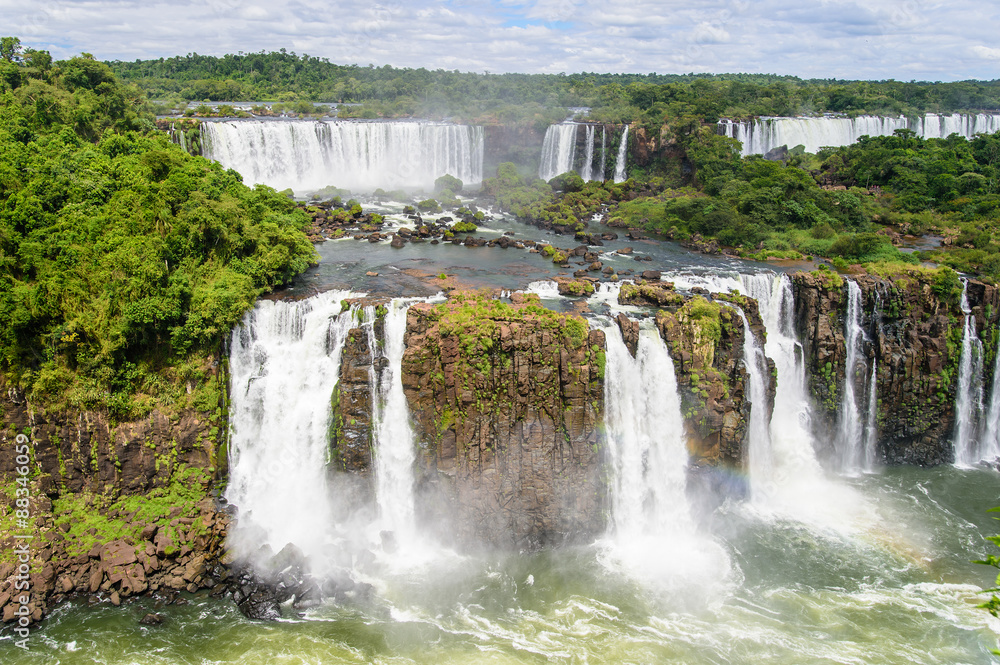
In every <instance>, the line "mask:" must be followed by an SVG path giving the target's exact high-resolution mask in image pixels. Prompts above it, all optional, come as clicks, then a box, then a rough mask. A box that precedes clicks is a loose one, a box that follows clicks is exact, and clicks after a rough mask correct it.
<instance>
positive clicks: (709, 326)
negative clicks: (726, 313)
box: [678, 296, 722, 342]
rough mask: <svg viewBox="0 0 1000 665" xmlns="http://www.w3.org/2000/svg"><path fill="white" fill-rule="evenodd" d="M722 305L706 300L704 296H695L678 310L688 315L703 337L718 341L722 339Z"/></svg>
mask: <svg viewBox="0 0 1000 665" xmlns="http://www.w3.org/2000/svg"><path fill="white" fill-rule="evenodd" d="M721 309H722V306H721V305H720V304H718V303H716V302H711V301H709V300H706V299H705V298H703V297H702V296H694V297H693V298H692V299H691V300H689V301H688V303H687V304H686V305H684V307H683V308H681V310H680V311H679V312H678V313H679V314H683V315H685V316H687V317H688V318H689V319H690V320H691V322H692V323H693V324H695V325H696V326H697V328H698V330H700V331H701V335H702V339H705V340H711V341H713V342H718V341H719V340H721V339H722V318H721Z"/></svg>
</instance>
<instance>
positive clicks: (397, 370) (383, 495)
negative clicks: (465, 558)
mask: <svg viewBox="0 0 1000 665" xmlns="http://www.w3.org/2000/svg"><path fill="white" fill-rule="evenodd" d="M409 305H410V302H409V301H405V300H399V299H397V300H393V301H392V302H391V303H389V305H388V306H387V307H386V310H387V311H386V312H385V316H384V320H383V335H384V339H383V341H382V344H381V345H380V344H379V343H378V340H377V339H376V338H375V326H374V323H375V317H376V316H377V312H376V308H374V307H368V308H366V309H365V318H366V327H367V329H368V344H369V348H371V350H372V358H373V363H372V368H371V381H372V402H373V404H372V431H373V437H372V438H373V440H374V446H373V458H374V459H373V461H374V464H375V498H376V502H377V504H378V511H379V517H380V518H381V525H380V526H381V527H382V528H383V529H385V530H388V531H392V532H393V533H394V534H395V535H396V537H397V539H399V540H403V541H409V540H412V536H413V535H414V534H415V529H414V526H415V524H414V514H415V513H414V498H413V479H414V475H413V463H414V460H415V459H416V455H415V444H414V437H413V428H412V426H411V423H410V409H409V405H408V404H407V402H406V395H405V394H404V393H403V378H402V362H403V351H404V350H405V348H404V345H403V338H404V335H405V333H406V312H407V310H408V309H409ZM382 359H384V362H383V361H382Z"/></svg>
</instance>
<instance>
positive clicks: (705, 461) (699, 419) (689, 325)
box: [656, 291, 776, 468]
mask: <svg viewBox="0 0 1000 665" xmlns="http://www.w3.org/2000/svg"><path fill="white" fill-rule="evenodd" d="M667 293H673V292H672V291H667ZM673 296H674V297H675V298H680V299H681V301H682V302H683V304H682V305H680V306H676V305H675V306H673V307H671V308H668V309H660V310H658V311H657V314H656V325H657V328H658V329H659V330H660V335H661V336H662V337H663V339H664V340H665V341H666V342H667V345H668V346H669V348H670V355H671V358H673V361H674V367H675V369H676V372H677V385H678V389H679V390H680V395H681V409H682V411H683V413H684V422H685V426H686V428H687V432H686V434H687V440H688V447H689V450H690V452H691V455H692V457H693V458H694V460H693V461H694V463H695V464H698V465H712V466H716V465H724V466H728V467H734V468H743V466H744V464H745V458H746V455H745V441H746V435H747V427H748V424H749V422H750V409H751V408H752V405H751V403H750V398H749V395H748V389H749V383H748V381H749V375H748V374H747V371H746V368H745V367H744V364H743V344H744V339H745V335H746V334H747V331H745V330H744V327H743V322H742V320H741V319H740V317H739V315H738V313H737V312H736V310H735V309H733V307H732V306H730V305H727V304H724V301H726V300H735V301H736V302H734V303H733V304H734V305H736V306H738V307H741V308H742V309H743V312H744V314H745V315H746V317H747V320H748V322H749V323H750V331H749V333H750V334H752V335H754V336H755V337H756V338H757V343H758V344H759V345H760V346H761V347H763V343H764V326H763V324H762V323H761V320H760V314H759V312H758V310H757V303H756V301H754V300H753V299H751V298H742V297H739V296H722V295H716V296H715V298H716V299H717V300H715V301H710V300H707V299H706V298H705V297H703V296H699V295H695V296H681V295H680V294H673ZM768 362H769V375H770V374H773V363H772V362H771V361H768ZM768 385H769V394H768V401H767V403H766V404H764V405H760V407H759V408H765V409H766V410H767V414H766V418H767V420H770V418H771V412H772V410H773V407H774V390H775V387H776V386H775V384H774V381H769V382H768Z"/></svg>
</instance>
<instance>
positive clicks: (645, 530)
mask: <svg viewBox="0 0 1000 665" xmlns="http://www.w3.org/2000/svg"><path fill="white" fill-rule="evenodd" d="M640 325H641V327H640V333H639V343H638V347H637V349H636V357H635V358H633V357H632V356H631V354H629V351H628V349H627V348H626V346H625V342H623V341H622V338H621V332H620V331H619V330H618V327H617V326H613V325H612V326H608V327H607V328H605V331H604V332H605V335H606V338H607V345H608V352H607V361H606V370H605V389H604V394H605V400H606V415H605V425H606V427H607V445H608V451H609V455H610V457H611V463H612V467H613V482H612V487H611V500H612V508H611V515H612V521H613V523H614V530H615V536H616V538H618V539H626V540H628V539H635V538H638V537H640V536H642V535H650V534H658V535H659V534H670V533H674V532H676V531H678V530H681V531H687V530H690V528H691V515H690V511H689V508H688V501H687V498H686V496H685V493H684V489H685V485H686V469H687V458H688V453H687V449H686V447H685V443H684V420H683V416H682V415H681V402H680V396H679V394H678V392H677V378H676V375H675V373H674V364H673V361H672V360H671V359H670V354H669V352H668V351H667V346H666V344H665V343H664V342H663V340H662V339H661V338H660V336H659V334H658V332H657V331H656V329H655V327H654V326H653V325H652V322H651V321H650V320H644V321H642V323H641V324H640Z"/></svg>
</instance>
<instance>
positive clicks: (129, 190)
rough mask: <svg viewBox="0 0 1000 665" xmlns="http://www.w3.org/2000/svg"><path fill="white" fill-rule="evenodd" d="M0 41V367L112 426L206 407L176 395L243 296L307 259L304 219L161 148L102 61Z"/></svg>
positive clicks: (241, 308)
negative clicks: (109, 419)
mask: <svg viewBox="0 0 1000 665" xmlns="http://www.w3.org/2000/svg"><path fill="white" fill-rule="evenodd" d="M2 46H3V49H2V57H0V320H3V322H4V326H3V328H2V329H0V370H2V371H3V373H4V374H5V375H6V377H7V378H8V379H10V380H12V381H14V382H16V383H18V384H20V385H21V386H22V387H25V388H27V389H28V390H30V391H32V392H33V393H34V394H35V396H36V397H37V398H39V399H40V400H41V401H42V402H43V403H45V402H47V403H49V404H54V403H60V404H65V405H70V406H77V407H86V408H106V409H108V410H109V411H110V412H111V413H112V415H113V416H115V417H118V418H123V419H126V418H134V417H137V416H140V415H142V414H143V413H145V412H146V411H148V409H149V408H151V406H152V405H153V404H154V403H161V404H162V403H164V402H171V401H173V402H176V403H178V404H188V403H191V402H197V404H196V405H197V406H199V407H201V408H214V407H215V403H214V402H213V400H215V399H217V391H213V390H212V389H211V386H207V390H206V391H199V390H198V389H195V390H194V391H191V390H190V388H191V387H192V386H195V387H196V388H197V387H199V386H202V385H203V384H207V383H208V382H209V379H208V378H207V374H206V371H207V369H208V365H210V363H211V360H210V358H211V357H212V354H216V355H215V357H216V358H217V357H218V355H217V354H218V351H219V345H220V342H221V341H222V339H224V338H225V337H226V336H227V335H228V333H229V331H230V330H231V328H232V327H233V325H234V324H235V323H236V322H237V321H238V320H239V319H240V317H241V316H242V315H243V313H244V312H245V311H247V310H248V309H249V308H250V307H251V306H252V305H253V303H254V301H255V300H256V298H257V296H258V295H260V294H261V293H262V292H263V291H265V290H268V289H270V288H272V287H274V286H275V285H277V284H281V283H283V282H285V281H286V280H288V279H290V278H291V277H292V276H294V275H295V274H297V273H299V272H301V271H302V270H304V269H305V268H306V267H307V265H308V264H309V263H310V262H311V261H313V260H314V257H315V252H314V250H313V248H312V246H311V245H310V244H309V242H308V241H307V240H306V237H305V235H304V233H303V232H302V229H303V227H304V226H305V225H306V224H307V222H308V218H307V216H306V215H305V214H304V213H302V212H301V211H300V210H298V209H297V208H296V207H295V205H294V203H293V202H291V201H290V200H289V199H287V198H286V197H284V196H281V195H278V194H277V193H276V192H274V191H273V190H271V189H269V188H266V187H257V188H255V189H250V188H248V187H246V186H245V185H243V184H242V182H241V179H240V176H239V175H238V174H237V173H235V172H233V171H225V170H223V169H222V168H221V167H220V166H219V165H218V164H214V163H212V162H209V161H208V160H206V159H203V158H201V157H191V156H189V155H188V154H187V153H185V152H184V151H183V150H181V149H180V148H179V147H177V146H175V145H172V144H171V143H170V141H169V140H168V137H167V136H166V135H165V134H163V133H161V132H157V131H155V129H154V126H153V122H152V120H153V116H152V114H151V113H150V112H149V109H148V106H147V103H146V98H145V95H144V94H142V92H141V91H140V90H139V89H137V88H136V87H135V86H132V85H128V84H123V83H121V82H120V81H118V80H117V79H116V77H115V75H114V73H113V72H112V71H111V69H110V68H109V67H108V66H107V65H105V64H103V63H101V62H98V61H96V60H94V59H93V58H92V57H90V56H87V55H83V56H80V57H75V58H71V59H69V60H65V61H60V62H53V61H52V58H51V57H49V55H48V54H47V53H45V52H40V51H26V52H22V51H21V50H20V48H19V44H18V43H17V41H16V40H13V39H10V38H5V39H4V40H3V43H2ZM185 386H186V387H187V389H185ZM189 393H190V394H189ZM199 399H200V400H201V402H198V400H199Z"/></svg>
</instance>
